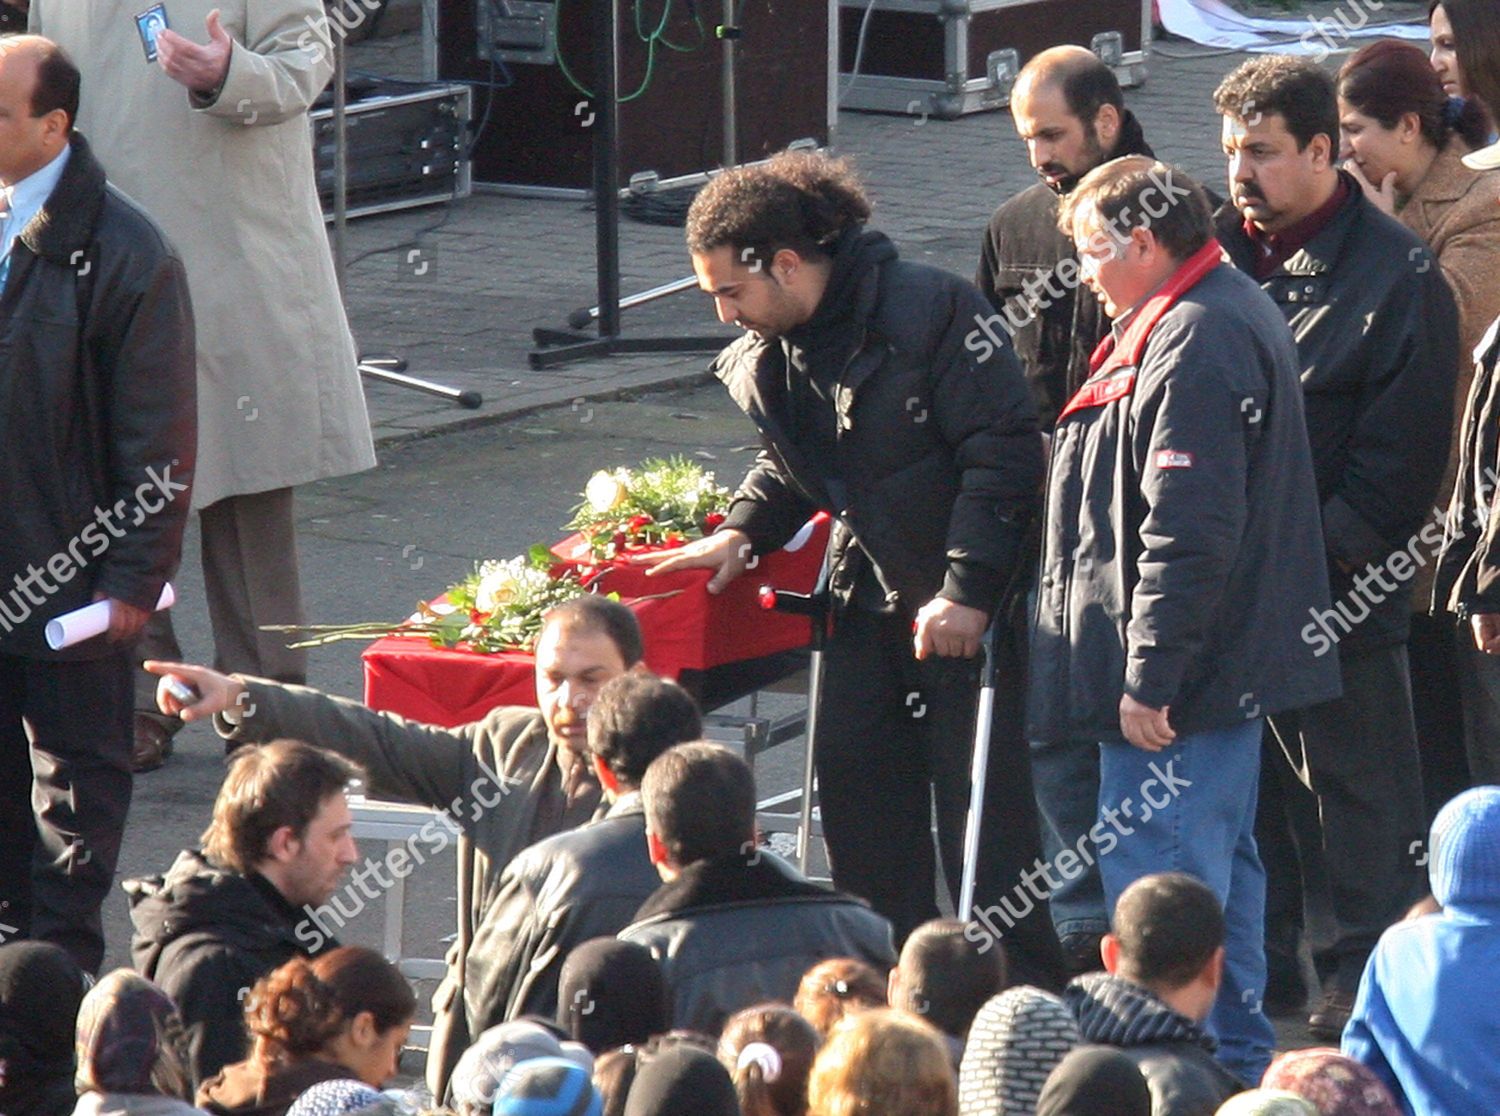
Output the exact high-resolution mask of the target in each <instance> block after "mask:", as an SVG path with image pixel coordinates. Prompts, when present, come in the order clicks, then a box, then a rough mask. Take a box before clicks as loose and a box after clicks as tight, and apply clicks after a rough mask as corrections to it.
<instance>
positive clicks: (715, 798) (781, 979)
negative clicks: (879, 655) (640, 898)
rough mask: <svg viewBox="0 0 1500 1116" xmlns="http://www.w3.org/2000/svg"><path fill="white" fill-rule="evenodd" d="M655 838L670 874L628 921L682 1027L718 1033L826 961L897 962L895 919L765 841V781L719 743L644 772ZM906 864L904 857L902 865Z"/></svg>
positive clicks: (650, 839) (791, 990) (670, 756)
mask: <svg viewBox="0 0 1500 1116" xmlns="http://www.w3.org/2000/svg"><path fill="white" fill-rule="evenodd" d="M641 799H642V802H643V803H644V805H645V810H646V845H647V848H648V850H649V853H650V857H651V863H652V864H654V865H655V866H656V870H657V871H658V872H659V873H660V874H661V879H662V880H663V881H664V882H663V883H662V884H661V886H660V887H659V888H657V889H656V891H654V892H652V894H651V896H650V897H649V898H648V899H647V900H646V901H645V903H643V904H642V905H641V908H640V910H639V911H638V912H636V916H635V920H634V921H633V922H631V924H630V925H629V926H627V927H625V929H623V930H621V931H620V933H619V937H620V939H621V940H622V941H627V942H635V943H636V944H637V945H643V946H645V947H646V948H647V949H649V950H650V951H651V953H652V956H654V957H655V958H656V960H657V963H658V964H660V965H661V971H662V976H663V977H664V978H665V979H666V983H667V990H668V993H669V995H670V997H671V1003H672V1012H671V1019H672V1026H673V1027H677V1028H686V1029H687V1030H692V1031H700V1032H702V1033H703V1034H708V1035H717V1034H718V1033H719V1032H720V1031H721V1030H722V1029H723V1027H724V1022H725V1020H727V1019H728V1018H729V1017H730V1016H731V1015H733V1014H734V1013H735V1012H737V1011H739V1010H740V1009H741V1008H747V1007H750V1006H751V1005H752V1004H762V1003H766V1002H767V1001H770V1000H777V1001H780V1002H782V1003H790V1002H791V1001H792V998H793V997H794V996H795V995H796V993H797V986H798V984H799V983H800V982H801V980H802V976H803V974H805V973H806V972H807V970H808V969H811V968H812V967H813V966H814V965H816V964H818V963H819V962H820V961H827V960H828V959H830V958H833V957H852V958H854V959H855V960H857V961H863V962H865V963H866V964H869V965H873V966H875V967H876V968H877V969H880V970H882V971H883V970H885V969H887V968H889V967H890V966H891V965H893V964H894V963H895V961H896V955H895V951H894V950H893V949H892V942H891V925H890V923H889V922H887V921H886V920H885V919H883V918H881V917H880V915H878V914H876V913H875V912H874V911H872V910H870V908H869V906H868V904H866V903H865V902H864V901H863V900H861V899H856V898H855V897H854V896H852V895H844V894H841V893H839V892H837V891H830V890H828V888H826V887H822V886H821V885H819V884H815V883H813V882H812V881H811V880H808V879H807V878H805V877H804V876H802V875H801V874H800V873H798V872H797V870H796V869H794V868H793V867H792V866H791V865H790V864H787V863H786V862H785V861H783V860H781V859H779V858H778V857H776V856H775V855H773V854H772V853H770V852H767V851H766V850H764V849H762V848H761V847H760V846H759V844H758V843H757V842H756V839H755V837H756V834H755V780H754V777H753V776H752V775H751V773H750V768H749V766H748V765H747V764H746V763H745V761H744V760H742V759H740V758H739V756H737V755H735V754H734V753H733V752H731V751H730V750H729V749H728V748H725V747H723V746H722V745H719V744H709V743H707V742H704V741H698V742H695V743H691V744H679V745H678V746H677V747H675V748H670V749H668V750H667V751H666V752H664V753H663V754H662V755H660V756H658V757H657V758H656V760H655V761H653V762H652V764H651V766H650V767H649V768H648V769H647V771H646V776H645V778H644V779H642V780H641ZM896 870H897V871H899V870H900V869H899V866H897V867H896Z"/></svg>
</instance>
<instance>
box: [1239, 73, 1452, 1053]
mask: <svg viewBox="0 0 1500 1116" xmlns="http://www.w3.org/2000/svg"><path fill="white" fill-rule="evenodd" d="M1214 106H1215V108H1217V109H1218V110H1219V112H1220V113H1221V114H1223V147H1224V153H1225V155H1226V156H1227V158H1228V161H1229V189H1230V194H1231V198H1232V204H1231V205H1226V206H1225V207H1224V208H1223V209H1222V210H1221V211H1220V213H1219V214H1218V218H1217V223H1218V233H1219V240H1220V241H1221V242H1222V243H1223V245H1224V248H1225V250H1226V251H1227V252H1228V254H1229V256H1230V258H1231V259H1232V260H1233V261H1234V263H1235V265H1236V266H1237V267H1239V268H1240V269H1241V270H1242V271H1244V272H1246V273H1247V274H1249V275H1251V276H1252V277H1254V278H1255V279H1256V281H1257V282H1259V283H1260V285H1261V288H1262V289H1263V290H1265V291H1266V293H1268V294H1269V295H1270V296H1271V297H1272V299H1273V300H1274V301H1275V302H1276V304H1277V306H1278V307H1279V308H1280V309H1281V312H1282V314H1283V315H1284V316H1285V317H1286V319H1287V322H1288V324H1289V325H1290V326H1291V329H1292V335H1293V337H1294V338H1295V339H1296V342H1297V352H1298V356H1299V358H1300V362H1301V366H1302V392H1303V396H1304V397H1305V399H1306V408H1307V433H1308V436H1309V438H1310V439H1311V442H1312V451H1313V468H1314V471H1315V473H1316V476H1317V487H1318V502H1319V503H1320V504H1321V505H1322V512H1323V516H1322V521H1323V545H1324V550H1325V555H1326V561H1327V564H1328V573H1329V582H1330V586H1331V588H1332V591H1333V603H1334V608H1332V609H1329V610H1315V611H1313V612H1312V613H1311V614H1309V615H1308V617H1307V619H1308V621H1309V622H1308V623H1307V624H1306V626H1305V627H1304V628H1303V629H1302V639H1303V641H1304V642H1305V643H1306V644H1307V645H1308V646H1310V647H1312V648H1313V650H1314V652H1315V653H1316V654H1317V655H1319V656H1327V657H1329V658H1333V659H1335V660H1336V661H1337V663H1338V665H1339V668H1340V671H1341V674H1342V677H1343V696H1342V697H1340V698H1336V699H1334V700H1332V701H1324V702H1321V703H1318V704H1316V705H1312V706H1309V707H1307V708H1302V709H1294V710H1292V711H1288V712H1285V713H1281V714H1279V715H1276V716H1273V717H1271V727H1272V729H1273V730H1274V731H1275V735H1276V737H1277V738H1279V740H1280V745H1281V747H1280V749H1278V751H1284V752H1285V756H1281V755H1277V754H1275V753H1273V754H1272V755H1271V756H1269V757H1267V760H1268V764H1267V766H1268V767H1269V768H1270V771H1269V773H1268V777H1267V778H1265V779H1263V780H1262V787H1263V790H1262V794H1261V808H1262V812H1263V814H1264V817H1263V818H1262V824H1261V825H1260V826H1259V828H1258V834H1259V840H1260V845H1261V847H1262V848H1263V849H1264V850H1265V864H1266V873H1267V906H1268V909H1269V910H1270V912H1271V915H1270V917H1269V918H1268V920H1267V926H1266V943H1267V952H1268V955H1271V956H1273V957H1274V956H1275V955H1277V954H1279V955H1280V956H1281V958H1282V959H1283V970H1284V972H1285V971H1287V970H1289V971H1290V973H1291V975H1292V977H1293V978H1294V979H1295V980H1296V983H1297V984H1298V985H1300V977H1298V976H1297V975H1296V970H1295V968H1294V966H1295V958H1296V955H1297V950H1298V939H1299V937H1300V931H1301V929H1302V921H1303V919H1302V915H1303V907H1304V904H1305V905H1306V910H1307V911H1308V912H1309V913H1314V912H1315V913H1318V914H1323V913H1325V912H1330V911H1331V913H1332V916H1333V918H1332V921H1333V923H1334V928H1333V930H1334V932H1333V940H1332V941H1318V942H1315V943H1314V948H1313V960H1314V962H1315V964H1316V966H1317V969H1318V976H1319V979H1320V980H1321V981H1322V984H1323V989H1322V991H1323V998H1322V1002H1321V1003H1320V1004H1319V1005H1318V1007H1317V1008H1316V1010H1315V1011H1314V1012H1313V1014H1312V1016H1311V1018H1310V1019H1309V1020H1308V1027H1309V1029H1310V1030H1311V1031H1312V1033H1313V1034H1314V1035H1315V1036H1317V1037H1318V1038H1320V1039H1325V1040H1337V1039H1338V1037H1339V1035H1340V1034H1341V1033H1342V1031H1343V1029H1344V1024H1345V1023H1346V1022H1347V1021H1348V1018H1349V1011H1350V1009H1351V1007H1352V1006H1353V1002H1354V993H1355V991H1356V990H1357V989H1358V987H1359V980H1360V976H1361V974H1362V973H1363V971H1364V968H1365V961H1366V960H1367V959H1368V957H1369V955H1370V951H1371V950H1372V949H1373V948H1374V946H1375V942H1376V940H1377V939H1378V938H1379V937H1380V934H1381V932H1382V931H1383V930H1384V929H1385V928H1386V927H1387V926H1389V925H1390V924H1391V923H1393V922H1395V921H1396V920H1397V919H1399V918H1400V917H1401V915H1402V912H1403V911H1404V910H1405V909H1406V907H1407V906H1408V905H1409V904H1410V903H1411V902H1412V901H1414V900H1415V899H1416V897H1417V896H1418V895H1419V894H1420V893H1421V891H1422V886H1423V883H1424V881H1423V880H1422V878H1421V873H1420V872H1419V870H1418V865H1419V860H1418V858H1417V856H1416V851H1417V850H1419V849H1421V848H1422V843H1423V838H1424V836H1425V834H1424V832H1423V830H1424V821H1425V818H1424V807H1423V801H1422V789H1421V788H1422V775H1421V764H1420V762H1419V760H1418V755H1417V741H1416V726H1415V723H1414V721H1413V717H1412V700H1411V686H1410V683H1409V675H1408V673H1407V665H1406V638H1407V634H1408V629H1409V621H1410V611H1409V601H1410V597H1411V588H1412V578H1413V577H1414V575H1415V574H1416V571H1417V569H1418V568H1420V567H1421V566H1423V565H1426V563H1427V562H1428V561H1430V560H1431V559H1432V557H1433V556H1434V554H1435V551H1436V549H1437V545H1438V543H1440V542H1441V538H1442V531H1441V527H1440V523H1439V522H1438V520H1440V519H1441V515H1438V516H1437V517H1436V518H1433V497H1434V495H1435V494H1436V492H1437V487H1438V482H1439V480H1440V479H1441V477H1442V475H1443V470H1444V468H1445V467H1446V465H1447V461H1448V446H1449V442H1450V441H1451V439H1452V436H1453V422H1452V410H1453V393H1454V385H1455V383H1456V381H1457V376H1458V313H1457V310H1456V308H1455V305H1454V300H1453V295H1452V293H1451V292H1450V291H1449V289H1448V284H1447V283H1446V282H1445V281H1444V279H1443V272H1442V269H1441V268H1440V267H1438V266H1437V263H1436V261H1435V260H1434V259H1433V256H1432V253H1431V252H1430V251H1429V250H1428V248H1427V246H1426V245H1425V244H1423V243H1422V242H1421V240H1419V239H1418V238H1417V237H1416V236H1415V235H1414V234H1413V233H1412V232H1410V231H1409V230H1408V229H1406V228H1405V227H1403V226H1402V225H1401V224H1399V223H1398V222H1397V221H1396V220H1394V219H1393V218H1391V217H1387V216H1386V215H1385V214H1384V213H1381V212H1380V210H1379V209H1378V208H1377V207H1376V206H1375V205H1374V203H1373V202H1371V201H1369V200H1368V199H1367V198H1366V197H1365V193H1364V191H1363V190H1361V189H1360V187H1359V184H1358V183H1357V182H1355V180H1354V179H1353V178H1352V177H1350V175H1349V174H1348V172H1346V171H1342V170H1340V169H1339V166H1338V162H1337V157H1338V144H1339V114H1338V103H1337V99H1336V97H1335V94H1334V85H1333V80H1332V78H1330V77H1329V75H1328V74H1327V72H1326V71H1324V70H1323V69H1321V68H1320V67H1319V66H1317V65H1315V64H1314V63H1312V62H1309V61H1306V60H1304V59H1298V58H1293V57H1290V56H1286V55H1271V56H1261V57H1258V58H1255V59H1253V60H1251V61H1249V62H1246V63H1244V64H1243V65H1241V66H1240V67H1238V68H1237V69H1236V70H1234V71H1233V72H1232V73H1231V74H1230V75H1229V76H1228V77H1226V78H1225V79H1224V81H1223V82H1222V83H1221V84H1220V85H1219V88H1218V89H1217V90H1216V91H1215V93H1214ZM1424 521H1426V522H1425V524H1424ZM1247 704H1253V706H1254V707H1255V708H1261V707H1262V706H1263V701H1262V699H1261V698H1260V696H1259V695H1254V694H1252V695H1250V696H1249V697H1248V698H1247ZM1304 787H1305V788H1306V790H1304V789H1303V788H1304ZM1307 790H1311V792H1312V794H1313V796H1315V797H1316V800H1317V801H1316V807H1315V809H1312V810H1307V811H1302V812H1294V813H1293V815H1292V816H1293V821H1294V822H1295V823H1296V824H1292V825H1291V832H1290V834H1288V833H1287V829H1288V822H1287V820H1286V818H1285V816H1283V814H1282V811H1283V808H1284V807H1286V808H1288V812H1292V810H1294V809H1295V806H1296V805H1297V803H1298V798H1297V797H1296V796H1297V795H1299V793H1300V794H1302V795H1305V794H1306V792H1307ZM1304 823H1305V824H1304ZM1292 839H1295V840H1294V841H1293V840H1292ZM1319 857H1321V860H1322V867H1323V871H1321V872H1319V871H1316V870H1315V869H1316V864H1315V860H1316V859H1317V858H1319ZM1283 979H1284V980H1285V978H1283ZM1285 983H1290V981H1285ZM1270 987H1271V990H1272V992H1274V993H1278V994H1279V993H1280V992H1281V990H1280V989H1278V988H1277V987H1276V984H1275V983H1273V984H1272V985H1271V986H1270ZM1288 999H1289V1001H1290V1002H1295V1001H1296V1000H1297V997H1296V996H1291V997H1289V998H1288ZM1273 1006H1275V1005H1274V998H1273ZM1298 1006H1300V1004H1299V1005H1298Z"/></svg>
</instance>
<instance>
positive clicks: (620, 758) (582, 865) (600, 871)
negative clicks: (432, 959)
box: [464, 670, 703, 1035]
mask: <svg viewBox="0 0 1500 1116" xmlns="http://www.w3.org/2000/svg"><path fill="white" fill-rule="evenodd" d="M702 732H703V722H702V718H701V717H700V716H699V714H698V707H697V705H696V704H694V702H693V699H692V697H690V696H689V695H688V693H687V691H686V690H684V689H683V688H682V687H681V686H678V685H676V684H675V683H672V682H667V681H665V680H663V679H660V678H657V677H656V676H655V675H653V674H648V673H646V672H645V671H641V670H632V671H627V672H626V673H625V674H622V675H620V676H619V677H618V678H615V679H613V680H612V681H610V682H607V683H606V684H605V686H604V688H603V689H602V690H600V691H599V697H598V700H597V701H595V702H594V704H593V706H592V708H590V710H589V719H588V739H589V753H590V756H591V757H592V760H593V765H594V770H595V772H596V773H597V774H598V776H599V783H600V785H601V786H602V787H603V788H604V797H605V798H606V799H608V800H609V803H610V806H609V812H608V813H607V814H605V815H604V817H602V818H600V819H599V820H598V821H595V822H591V823H590V824H588V825H585V826H580V827H579V828H578V829H570V830H568V831H566V832H564V833H558V834H556V835H554V836H552V837H549V838H547V839H546V840H545V841H538V842H537V843H536V844H535V845H532V846H531V847H530V848H528V849H525V850H524V851H522V852H521V853H519V854H517V856H516V857H515V858H514V859H513V860H512V861H511V862H510V863H509V864H508V865H506V867H505V871H504V873H503V874H502V875H501V877H500V884H499V888H498V890H497V892H496V894H495V898H494V899H493V900H492V901H491V903H490V904H489V906H488V907H486V908H485V910H484V914H483V916H482V917H481V919H480V922H479V927H478V929H477V930H476V931H475V932H474V944H473V946H472V947H470V950H469V966H468V973H467V980H466V981H465V984H464V999H465V1001H466V1006H465V1010H466V1013H467V1018H468V1027H469V1034H471V1035H477V1034H479V1033H481V1032H482V1031H484V1030H486V1029H487V1028H489V1027H492V1026H494V1025H495V1024H496V1023H503V1022H505V1021H506V1020H509V1019H516V1018H518V1017H519V1016H522V1015H536V1016H541V1017H543V1018H546V1019H551V1018H552V1017H553V1016H555V1015H556V1014H557V982H558V978H559V977H560V976H561V974H562V967H563V962H564V961H566V960H567V959H568V954H569V953H571V952H572V950H573V949H574V948H575V947H576V946H579V945H582V944H583V943H584V942H586V941H588V940H589V939H590V938H601V937H613V936H614V935H615V934H618V933H619V932H620V931H621V930H623V929H625V927H626V926H627V925H628V924H629V923H630V920H631V919H632V918H633V917H634V916H635V912H636V911H637V910H638V909H639V908H640V905H641V904H642V903H644V902H645V901H646V899H647V897H649V896H650V894H651V893H652V892H653V891H655V890H656V889H657V887H658V886H660V884H661V878H660V877H659V876H658V875H657V874H656V869H655V868H654V867H653V866H652V864H651V857H650V856H649V855H648V854H647V849H646V811H645V807H644V806H642V804H641V792H640V785H641V779H642V778H644V777H645V774H646V769H647V768H648V767H650V766H651V761H652V760H654V759H656V757H657V756H659V755H661V754H662V753H663V752H665V751H666V750H667V749H668V748H670V747H672V746H673V745H674V744H685V743H687V742H688V741H690V740H696V739H698V737H699V736H701V735H702Z"/></svg>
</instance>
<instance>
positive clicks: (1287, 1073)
mask: <svg viewBox="0 0 1500 1116" xmlns="http://www.w3.org/2000/svg"><path fill="white" fill-rule="evenodd" d="M1260 1084H1261V1087H1262V1088H1264V1089H1283V1090H1285V1091H1286V1092H1288V1093H1295V1094H1296V1095H1297V1096H1299V1097H1302V1098H1303V1099H1304V1100H1306V1101H1308V1102H1309V1103H1311V1105H1312V1106H1313V1107H1314V1108H1315V1109H1317V1110H1318V1111H1319V1112H1322V1113H1326V1114H1327V1116H1401V1107H1400V1105H1398V1104H1397V1103H1396V1101H1395V1099H1394V1098H1392V1096H1391V1094H1390V1090H1388V1089H1387V1088H1386V1087H1385V1084H1384V1083H1383V1082H1382V1081H1381V1080H1380V1078H1378V1077H1376V1076H1375V1074H1374V1072H1373V1071H1371V1070H1370V1069H1369V1067H1367V1066H1363V1065H1361V1064H1360V1063H1358V1062H1356V1061H1355V1060H1354V1059H1353V1058H1350V1057H1346V1056H1345V1055H1343V1054H1340V1053H1339V1052H1338V1051H1337V1050H1334V1049H1333V1048H1332V1047H1328V1046H1315V1047H1312V1048H1310V1049H1307V1050H1291V1051H1288V1052H1287V1053H1285V1054H1283V1055H1281V1057H1279V1058H1277V1059H1276V1060H1275V1061H1273V1062H1272V1063H1271V1065H1270V1067H1269V1068H1268V1069H1267V1070H1266V1075H1265V1076H1264V1077H1262V1078H1261V1079H1260Z"/></svg>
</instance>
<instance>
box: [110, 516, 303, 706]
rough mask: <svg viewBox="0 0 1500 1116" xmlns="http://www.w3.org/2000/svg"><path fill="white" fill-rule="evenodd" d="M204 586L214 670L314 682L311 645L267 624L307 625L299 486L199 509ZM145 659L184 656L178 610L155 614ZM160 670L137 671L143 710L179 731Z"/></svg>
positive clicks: (146, 635) (142, 653)
mask: <svg viewBox="0 0 1500 1116" xmlns="http://www.w3.org/2000/svg"><path fill="white" fill-rule="evenodd" d="M198 522H199V527H200V530H201V534H202V540H203V585H204V595H205V596H206V597H207V599H208V619H209V623H210V625H211V626H212V628H213V633H214V669H215V670H219V671H223V672H225V673H236V672H238V673H242V674H254V675H257V676H258V677H261V678H273V679H275V680H276V681H278V682H294V683H303V682H306V681H307V652H306V651H305V650H300V651H293V650H291V649H289V648H288V647H287V645H286V644H287V640H288V636H287V634H286V633H284V632H264V631H261V630H260V627H261V625H263V624H301V623H304V622H305V617H304V614H303V611H302V582H301V579H300V577H299V576H298V572H297V540H296V531H295V520H294V518H293V512H292V489H290V488H277V489H273V490H271V491H270V492H256V493H253V494H251V495H248V496H229V497H226V498H225V499H223V500H220V501H218V502H217V503H215V504H210V505H209V506H208V507H206V508H204V509H203V510H202V511H200V512H199V513H198ZM136 649H137V660H138V661H139V660H141V659H170V660H174V661H181V659H182V648H181V647H180V646H179V645H178V643H177V634H176V632H175V631H174V630H173V628H172V614H171V612H170V611H166V612H157V613H154V614H153V615H152V617H151V619H150V620H149V621H148V622H147V624H146V628H145V631H144V632H142V634H141V639H140V642H139V643H138V644H137V648H136ZM156 683H157V678H156V676H155V675H152V674H147V673H146V672H145V671H143V670H139V669H137V671H136V684H135V708H136V712H137V713H140V714H143V715H146V716H150V717H152V718H153V719H155V720H157V721H158V722H160V723H161V724H162V725H164V726H165V727H166V728H168V729H169V730H171V731H173V732H175V731H176V730H177V729H178V728H180V727H181V726H182V722H181V721H179V720H177V718H175V717H167V716H164V715H163V714H161V713H159V712H157V709H156Z"/></svg>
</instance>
